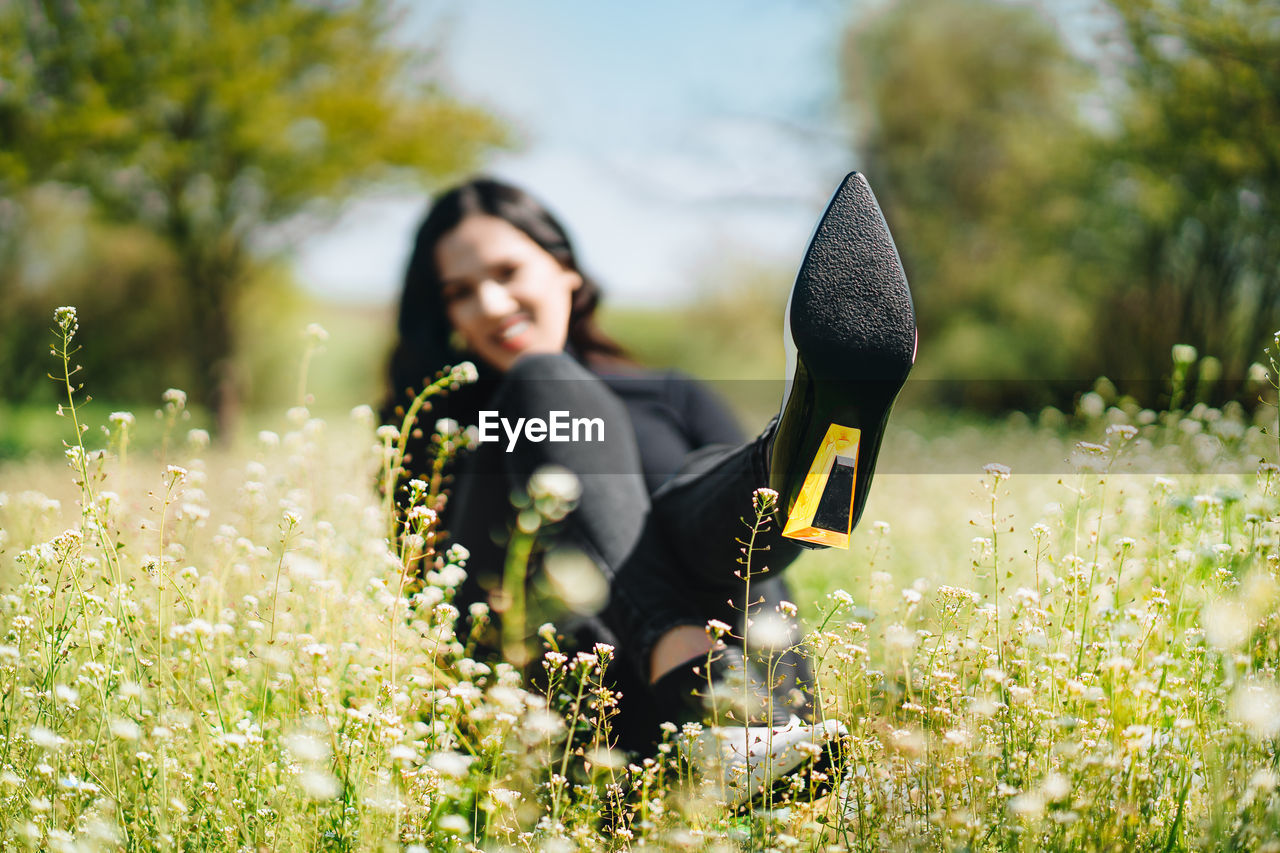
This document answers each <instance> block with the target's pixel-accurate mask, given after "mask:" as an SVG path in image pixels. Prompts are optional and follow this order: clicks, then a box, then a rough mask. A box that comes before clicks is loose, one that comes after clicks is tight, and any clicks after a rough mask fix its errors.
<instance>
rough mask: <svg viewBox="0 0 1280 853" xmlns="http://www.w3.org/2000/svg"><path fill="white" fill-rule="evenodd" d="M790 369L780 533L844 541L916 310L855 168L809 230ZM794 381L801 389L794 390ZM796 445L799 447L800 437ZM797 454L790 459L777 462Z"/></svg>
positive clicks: (909, 359)
mask: <svg viewBox="0 0 1280 853" xmlns="http://www.w3.org/2000/svg"><path fill="white" fill-rule="evenodd" d="M785 329H786V333H787V339H788V340H787V343H788V367H789V369H791V370H792V374H791V375H792V380H791V383H790V385H789V386H788V387H787V393H786V396H785V397H784V401H783V407H782V412H783V416H782V419H781V420H780V421H779V423H778V428H777V433H776V435H777V436H778V437H779V439H783V437H786V439H785V440H775V445H774V452H773V457H772V462H773V463H774V464H772V466H771V470H772V471H773V472H774V476H773V478H772V479H773V480H774V481H775V482H774V483H773V487H774V488H775V489H777V490H778V492H779V494H781V495H783V496H784V500H785V502H786V503H785V505H784V506H783V507H782V509H783V510H784V512H785V513H786V524H785V526H784V528H783V533H782V535H783V536H786V537H788V538H790V539H793V540H795V541H797V542H799V543H800V544H802V545H806V546H808V547H836V548H848V547H849V538H850V534H851V533H852V531H853V528H854V527H856V526H857V524H858V521H859V520H860V518H861V516H862V510H863V508H864V506H865V504H866V496H867V491H868V489H869V487H870V484H871V477H872V474H873V473H874V471H875V464H876V457H877V456H878V455H879V452H880V444H881V440H882V439H883V437H884V430H885V424H886V422H887V421H888V417H889V412H890V410H891V409H892V407H893V402H894V400H895V399H896V398H897V395H898V392H899V391H901V390H902V386H903V384H904V383H905V382H906V378H907V374H908V373H909V372H910V370H911V366H912V364H914V362H915V355H916V343H917V335H916V325H915V310H914V306H913V305H912V301H911V290H910V288H909V287H908V285H907V278H906V273H905V272H904V271H903V269H902V262H901V260H900V259H899V257H898V250H897V247H896V246H895V245H894V242H893V237H892V235H891V234H890V233H889V227H888V225H887V224H886V223H885V221H884V216H883V214H882V213H881V212H880V206H879V204H877V202H876V198H875V195H874V194H873V193H872V192H871V187H870V186H869V185H868V184H867V181H866V178H864V177H863V176H862V175H860V174H859V173H857V172H853V173H850V174H849V175H848V176H847V177H846V178H845V179H844V181H843V182H842V183H841V184H840V187H839V188H838V189H837V190H836V192H835V194H834V195H833V196H832V198H831V201H830V202H829V203H828V205H827V208H826V211H825V212H824V213H823V215H822V218H821V219H820V220H819V221H818V225H817V227H816V228H815V229H814V234H813V237H812V238H811V239H810V241H809V248H808V250H807V251H806V253H805V258H804V261H803V262H802V264H801V266H800V272H799V274H798V275H797V276H796V282H795V284H794V285H793V287H792V290H791V296H790V298H789V299H788V301H787V314H786V322H785ZM797 391H798V392H799V393H801V394H803V395H804V397H803V398H802V399H800V400H798V401H794V400H792V399H791V397H792V395H793V394H794V393H797ZM796 445H798V446H796ZM787 460H797V461H798V462H799V465H802V466H803V468H798V466H797V465H796V464H791V465H789V467H790V469H791V470H781V469H782V468H783V467H784V466H783V465H782V464H778V463H781V462H785V461H787Z"/></svg>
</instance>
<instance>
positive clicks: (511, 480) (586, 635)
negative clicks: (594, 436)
mask: <svg viewBox="0 0 1280 853" xmlns="http://www.w3.org/2000/svg"><path fill="white" fill-rule="evenodd" d="M492 408H493V409H494V410H496V411H497V412H499V413H500V414H501V416H502V417H503V418H507V419H508V420H510V421H514V419H515V418H519V417H541V418H545V417H546V416H547V413H548V412H549V411H551V410H564V411H568V412H571V413H572V416H573V417H586V418H600V419H601V421H602V422H603V424H604V425H605V429H604V435H603V439H604V440H603V441H599V442H595V441H592V442H586V441H575V442H564V443H558V442H550V441H542V442H536V443H535V442H531V441H527V440H521V441H518V442H517V443H515V445H514V447H512V448H511V450H510V452H508V446H507V444H508V443H507V439H506V436H505V435H504V436H503V437H502V440H501V441H499V442H496V443H485V444H481V445H480V447H479V448H478V449H477V450H476V451H474V452H473V453H472V454H471V458H469V459H468V460H466V462H465V464H464V465H463V467H462V471H461V472H460V474H459V477H458V481H457V486H456V488H455V490H454V496H453V498H452V501H453V505H452V506H451V507H450V508H449V513H448V515H449V518H451V519H453V520H454V521H453V525H452V529H451V531H450V538H451V539H452V540H453V541H456V542H460V543H461V544H463V545H465V546H466V547H467V548H468V549H469V550H471V552H472V557H471V562H470V568H471V569H472V571H471V573H470V574H469V576H468V579H467V581H466V583H465V584H464V586H463V588H462V589H461V590H460V592H459V597H460V603H462V604H463V605H464V610H465V605H466V604H467V603H469V602H471V601H483V600H485V598H486V596H487V595H488V594H489V592H490V591H491V590H488V589H486V587H492V586H493V585H494V583H495V574H496V571H495V569H494V568H493V567H500V566H501V565H502V564H503V559H504V551H505V546H504V543H503V542H502V541H501V537H500V536H495V535H494V530H495V527H503V526H505V525H507V524H509V523H510V522H509V519H510V518H511V516H512V511H511V508H510V507H511V504H510V498H511V495H512V493H519V492H521V491H523V490H524V489H525V487H526V484H527V483H528V480H529V478H530V477H531V476H532V474H533V473H534V472H535V471H536V470H538V469H539V468H542V467H543V466H547V465H560V466H563V467H565V468H567V469H569V470H570V471H572V472H574V473H575V474H576V475H577V477H578V480H579V482H580V483H581V490H582V491H581V497H580V499H579V501H578V506H577V508H576V509H575V510H574V511H573V512H572V513H571V514H570V515H569V517H568V518H567V519H566V520H565V523H564V524H563V528H562V530H561V531H560V533H559V537H558V538H559V539H560V540H561V541H562V542H566V541H567V542H569V543H571V544H572V545H573V546H575V547H577V548H579V549H581V550H582V551H583V552H585V554H586V555H587V556H588V557H589V558H590V559H591V561H592V562H593V563H594V564H595V565H596V566H597V567H598V568H599V571H600V572H601V573H602V574H603V576H604V579H605V580H606V582H607V584H608V600H607V603H605V606H604V607H603V609H602V610H600V611H599V612H598V613H595V614H592V615H588V616H585V617H578V618H576V619H574V620H573V622H572V624H570V625H567V626H566V625H560V624H558V626H557V627H560V628H566V627H567V628H568V629H569V630H570V631H571V632H572V633H573V634H574V635H575V636H576V637H577V639H578V640H579V641H580V642H582V643H584V644H586V643H590V642H594V641H602V642H607V643H610V644H611V645H614V646H615V647H616V649H617V660H616V664H615V675H616V677H617V678H618V679H619V680H620V681H621V682H622V684H621V689H622V692H623V693H624V695H626V697H627V698H626V699H625V700H624V705H625V706H629V707H628V708H627V711H628V712H629V714H630V716H631V717H632V718H634V719H638V718H639V717H641V716H643V714H640V713H639V711H638V709H637V705H638V704H641V702H640V700H641V697H642V696H643V694H644V693H645V690H646V688H647V685H648V674H649V673H648V661H649V655H650V652H651V651H652V649H653V647H654V645H655V644H656V643H657V641H658V639H659V638H660V637H661V636H662V635H663V634H664V633H666V632H667V631H669V630H671V629H673V628H676V627H679V626H682V625H693V626H698V627H703V626H705V625H706V624H707V622H708V620H711V619H717V620H720V621H722V622H725V623H727V624H729V625H732V626H734V627H735V633H738V634H741V633H742V631H743V625H744V613H743V611H744V607H745V604H746V602H745V593H746V585H745V583H744V580H743V578H742V577H741V576H740V573H741V572H742V570H743V569H744V568H745V566H744V565H743V564H742V563H741V562H740V560H741V559H743V558H744V547H743V545H742V543H741V541H740V540H746V539H748V538H749V536H750V532H751V531H750V527H749V526H748V524H746V523H744V519H745V520H746V521H747V522H750V521H752V520H754V518H755V512H754V509H753V505H752V494H753V492H754V491H755V490H756V489H757V488H759V487H761V486H766V485H768V482H769V477H768V457H767V448H768V440H769V437H770V435H771V434H772V430H773V427H774V424H775V423H776V418H775V420H774V421H773V422H770V424H769V425H768V426H767V427H766V428H765V430H764V432H763V433H762V434H761V435H760V436H758V437H757V438H755V439H753V440H751V441H748V442H746V443H745V444H741V445H736V446H732V445H710V446H707V447H704V448H701V449H699V450H697V451H694V452H693V453H691V454H689V456H688V457H687V458H686V459H685V463H684V466H683V468H682V469H681V470H680V471H678V472H677V473H675V474H674V475H673V476H672V477H671V478H670V479H669V480H668V481H667V482H666V483H664V484H663V485H662V486H661V487H660V488H658V490H657V491H656V492H654V493H653V495H652V496H650V495H649V493H648V490H647V489H646V487H645V482H644V478H643V475H642V473H641V466H640V456H639V450H638V448H637V444H636V436H635V433H634V431H633V429H632V426H631V421H630V418H629V417H628V415H627V409H626V406H625V404H624V403H623V402H622V401H621V400H620V399H618V397H617V396H616V395H615V394H614V393H613V391H612V390H611V389H610V388H609V387H608V386H607V385H606V384H605V383H604V382H602V381H601V380H600V379H599V378H598V377H596V376H595V375H594V374H592V373H591V372H590V371H589V370H587V369H586V368H585V367H583V366H582V365H581V364H580V363H578V362H577V361H576V360H574V359H573V358H572V357H571V356H569V355H567V354H564V353H556V354H538V355H530V356H526V357H525V358H522V359H521V360H520V361H518V362H517V363H516V364H515V365H514V366H513V367H512V368H511V370H509V371H508V372H507V374H506V375H505V376H504V377H503V380H502V382H501V384H500V385H499V387H498V389H497V391H496V393H495V394H494V396H493V398H492ZM780 530H781V525H780V524H779V522H778V521H777V520H774V521H773V522H772V523H770V524H769V526H768V529H767V530H766V531H764V532H763V534H762V535H757V537H756V546H755V547H756V550H755V551H754V552H753V558H752V578H751V598H752V602H751V605H752V608H751V610H752V614H753V617H755V614H760V613H765V612H768V611H772V610H774V609H775V608H776V607H777V606H778V604H779V603H780V602H782V601H784V600H786V599H788V598H790V595H789V591H788V589H787V585H786V583H785V581H784V580H783V579H782V577H781V576H780V573H781V571H782V570H783V569H784V568H786V566H788V565H789V564H790V563H791V562H793V561H794V560H795V558H796V557H797V556H798V555H799V553H800V551H801V550H802V549H801V547H800V546H799V545H797V544H795V543H794V542H792V541H790V540H787V539H783V538H782V537H781V536H780V535H779V533H780ZM485 567H490V568H489V569H488V570H487V571H486V568H485ZM766 569H767V572H766V571H765V570H766ZM756 573H760V574H758V575H757V574H756ZM775 666H777V667H778V669H777V671H778V673H779V674H780V675H781V676H782V677H783V678H785V679H787V680H789V681H790V682H791V683H792V684H793V685H796V686H798V687H799V688H800V689H801V690H803V689H804V687H805V686H806V685H807V684H808V683H809V682H810V681H811V677H810V673H809V670H808V667H807V664H806V663H805V661H804V659H803V657H802V656H801V655H799V654H797V653H795V652H785V653H783V654H781V655H780V656H779V657H778V659H777V660H776V661H775ZM637 694H639V695H637ZM660 710H661V709H660ZM625 716H627V714H624V717H625ZM632 728H635V726H633V727H632ZM624 740H625V738H624Z"/></svg>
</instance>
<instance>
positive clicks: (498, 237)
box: [435, 215, 582, 372]
mask: <svg viewBox="0 0 1280 853" xmlns="http://www.w3.org/2000/svg"><path fill="white" fill-rule="evenodd" d="M435 255H436V257H435V261H436V271H437V273H438V274H439V276H440V283H441V295H442V297H443V299H444V304H445V310H446V311H447V312H448V314H449V322H451V323H452V324H453V327H454V328H455V329H457V330H458V331H459V332H461V333H462V336H463V337H464V338H465V339H466V342H467V346H468V348H469V349H470V350H471V351H472V352H474V353H475V354H476V355H477V356H479V357H480V358H481V359H483V360H484V361H485V362H487V363H488V364H489V365H490V366H491V367H494V368H496V369H497V370H500V371H504V372H505V371H506V370H507V369H509V368H510V367H511V365H513V364H515V362H516V359H517V358H519V357H520V356H521V355H523V354H525V353H530V352H560V351H561V350H563V349H564V345H565V341H566V340H567V338H568V335H569V309H570V306H571V305H572V303H573V292H574V291H575V290H577V289H578V288H579V287H581V286H582V276H580V275H579V274H578V273H576V272H574V271H572V270H567V269H565V268H564V267H562V266H561V265H560V262H559V261H557V260H556V259H555V258H554V257H552V256H551V255H550V254H548V253H547V251H546V250H544V249H543V248H542V247H541V246H539V245H538V244H537V243H535V242H534V241H533V240H531V239H530V238H529V236H528V235H527V234H525V233H524V232H523V231H521V230H520V229H519V228H516V227H515V226H514V225H512V224H511V223H509V222H507V221H506V220H505V219H500V218H498V217H496V216H484V215H473V216H468V217H467V218H466V219H463V220H462V221H461V222H459V223H458V225H457V226H456V227H454V228H453V230H451V231H448V232H446V233H445V235H444V236H443V237H441V238H440V240H439V242H437V243H436V252H435Z"/></svg>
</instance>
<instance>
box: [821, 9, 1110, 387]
mask: <svg viewBox="0 0 1280 853" xmlns="http://www.w3.org/2000/svg"><path fill="white" fill-rule="evenodd" d="M841 76H842V82H843V87H844V98H845V101H846V103H847V104H848V105H849V106H850V107H851V115H852V116H853V119H854V121H855V123H856V124H855V129H856V130H857V132H858V138H859V154H860V155H861V159H862V163H863V168H864V170H865V171H866V172H867V174H868V177H869V179H870V181H871V184H872V186H873V187H874V188H875V190H876V193H877V195H878V197H879V198H880V201H881V204H882V206H883V208H884V212H885V218H886V219H887V220H888V222H889V224H890V227H891V228H892V230H893V233H894V235H895V237H896V239H897V243H898V248H899V251H900V253H901V254H902V257H903V263H904V265H905V267H906V270H907V275H908V278H909V279H910V281H911V286H912V289H913V291H914V292H915V294H916V311H917V315H918V316H917V319H918V322H919V326H920V339H921V349H920V359H921V364H920V366H919V367H920V369H919V370H918V371H917V376H918V377H921V378H930V379H947V380H953V381H951V382H948V383H945V384H944V385H940V386H937V387H935V391H937V393H938V394H939V395H940V396H941V400H942V401H944V402H950V403H956V404H967V405H972V406H979V407H987V408H989V407H1004V406H1009V405H1021V406H1026V405H1031V404H1039V405H1043V404H1044V403H1046V402H1049V401H1051V400H1053V399H1054V398H1053V394H1052V388H1051V386H1050V385H1049V384H1048V383H1046V382H1045V381H1044V380H1050V379H1064V378H1069V375H1070V373H1071V371H1072V370H1073V369H1074V368H1075V367H1076V365H1075V364H1073V360H1072V356H1073V354H1074V351H1075V350H1076V349H1077V347H1076V346H1075V345H1073V344H1072V341H1078V340H1080V339H1081V338H1082V337H1083V335H1084V332H1085V331H1086V330H1087V328H1088V319H1089V317H1088V310H1087V309H1088V306H1087V305H1086V304H1084V303H1082V301H1081V300H1080V299H1078V298H1077V296H1076V295H1075V294H1074V293H1073V292H1072V291H1071V290H1070V289H1069V288H1068V287H1067V284H1066V281H1065V275H1064V271H1065V269H1066V265H1067V258H1066V252H1067V245H1068V242H1069V239H1068V234H1069V230H1070V226H1071V223H1073V222H1074V221H1075V218H1076V216H1077V213H1078V209H1077V202H1076V200H1075V197H1074V195H1073V193H1072V192H1071V186H1070V185H1071V180H1070V176H1071V175H1072V174H1073V171H1074V169H1075V165H1076V160H1077V159H1078V154H1077V153H1076V152H1077V150H1078V148H1079V141H1080V139H1081V134H1082V128H1081V122H1080V119H1079V111H1078V100H1079V96H1080V94H1081V93H1082V92H1083V91H1084V90H1085V88H1086V86H1087V83H1088V81H1089V77H1088V75H1087V73H1086V69H1085V68H1084V67H1083V66H1082V65H1081V64H1080V63H1079V62H1078V61H1076V60H1074V59H1073V58H1072V57H1071V55H1070V54H1069V53H1068V52H1067V51H1066V49H1065V48H1064V46H1063V44H1062V42H1061V39H1060V38H1059V36H1058V34H1057V33H1056V32H1055V30H1054V28H1053V27H1052V26H1051V25H1050V23H1049V22H1048V21H1047V20H1045V19H1044V18H1043V17H1042V16H1041V14H1040V13H1039V12H1038V11H1037V10H1035V9H1034V8H1032V7H1030V6H1029V5H1013V4H1008V3H1001V2H995V0H903V2H899V3H894V4H890V5H889V6H887V7H886V8H885V9H884V10H883V11H881V12H880V13H879V14H877V15H873V16H870V17H866V18H863V19H861V20H859V21H858V22H857V23H856V24H855V25H854V26H853V27H852V28H851V30H850V31H849V33H848V34H847V37H846V41H845V46H844V51H843V53H842V63H841ZM956 380H958V381H956ZM1055 401H1056V400H1055Z"/></svg>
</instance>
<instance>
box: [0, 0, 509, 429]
mask: <svg viewBox="0 0 1280 853" xmlns="http://www.w3.org/2000/svg"><path fill="white" fill-rule="evenodd" d="M390 5H391V4H390V2H388V0H350V1H349V2H343V0H309V2H308V0H171V2H164V3H154V2H151V0H104V2H95V3H63V2H37V0H11V2H8V3H0V197H5V196H8V197H12V196H13V194H14V193H16V192H17V191H18V190H19V189H21V188H22V187H27V186H32V185H34V184H38V183H41V182H48V181H57V182H63V183H67V184H71V185H74V186H80V187H84V188H86V189H87V190H88V191H89V193H90V194H91V196H92V198H93V199H94V200H95V202H96V204H97V206H98V208H99V209H100V210H101V211H102V212H103V214H104V215H106V216H107V217H109V218H110V219H112V220H114V221H117V222H122V223H137V224H140V225H142V226H144V227H146V228H147V229H149V230H151V231H153V232H154V233H155V234H157V235H159V236H160V237H161V238H162V240H163V241H164V243H165V244H167V245H168V246H169V247H170V248H171V249H172V252H173V255H174V257H175V258H176V260H177V263H178V266H179V269H180V272H181V281H182V282H183V284H184V286H185V289H186V294H185V295H186V299H185V303H186V304H187V314H188V316H187V317H186V318H185V323H186V324H187V325H188V327H189V330H190V340H191V346H192V347H193V348H194V349H195V352H196V355H197V358H198V359H199V363H200V364H201V365H202V366H203V368H204V371H203V378H204V383H205V387H203V388H199V389H193V390H195V391H197V392H199V395H200V396H202V397H203V398H204V399H206V400H207V401H208V402H209V403H210V404H211V405H212V406H213V407H214V409H215V411H216V412H217V413H218V414H219V421H220V423H222V424H224V425H225V423H226V421H227V419H228V417H229V416H230V412H231V404H232V403H233V400H234V392H233V388H232V383H231V381H230V375H229V373H228V370H227V368H228V364H229V362H228V356H229V355H230V353H231V352H232V347H233V339H232V337H233V329H232V324H231V317H232V311H233V307H234V305H235V302H236V299H237V297H238V295H239V293H240V291H241V289H242V288H243V287H244V286H245V284H246V282H247V281H248V273H249V272H250V270H251V269H252V268H253V257H252V255H251V252H250V244H251V241H252V239H253V238H254V237H255V236H257V235H258V234H260V233H261V230H262V229H263V227H264V226H267V225H270V224H273V223H279V222H281V221H283V220H286V219H289V218H290V217H292V216H295V215H296V214H298V213H299V212H301V211H303V210H306V209H309V208H310V207H311V206H312V205H313V204H315V203H316V202H317V201H320V200H327V201H328V202H330V203H333V202H338V201H340V200H342V199H344V198H347V197H349V196H350V195H351V194H353V193H355V192H358V191H360V190H362V189H366V188H367V187H368V185H369V182H370V181H374V180H378V179H397V180H411V181H419V182H421V181H427V182H429V181H432V180H439V179H442V178H445V177H450V176H454V175H457V174H458V173H460V172H462V171H464V170H468V169H471V168H473V167H474V166H475V164H476V163H477V161H478V158H479V157H480V156H481V155H482V154H483V153H484V152H485V151H486V150H489V149H491V148H492V147H494V146H497V145H501V144H504V143H505V135H504V132H503V130H502V128H501V127H500V125H499V124H498V123H497V122H496V121H495V120H494V119H493V118H491V117H490V116H489V115H487V114H486V113H484V112H483V111H481V110H479V109H477V108H475V107H471V106H468V105H466V104H463V103H461V102H459V101H458V100H457V99H455V98H453V97H450V96H449V95H448V94H447V93H445V92H444V91H443V90H442V89H441V88H440V87H439V86H438V85H435V84H433V82H432V80H431V77H430V67H429V65H427V64H426V63H425V61H424V58H423V57H422V56H420V55H419V52H418V51H415V50H413V49H411V48H408V47H404V46H400V45H398V44H396V43H395V41H394V40H393V38H392V36H393V30H394V25H395V22H396V21H395V18H394V16H393V15H392V13H391V9H390ZM3 213H4V211H0V215H2V214H3ZM0 242H2V241H0ZM4 250H5V247H4V246H3V245H0V252H2V251H4ZM4 279H5V276H4V275H3V273H0V286H3V282H4Z"/></svg>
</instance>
